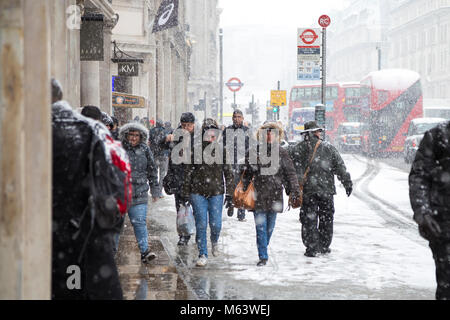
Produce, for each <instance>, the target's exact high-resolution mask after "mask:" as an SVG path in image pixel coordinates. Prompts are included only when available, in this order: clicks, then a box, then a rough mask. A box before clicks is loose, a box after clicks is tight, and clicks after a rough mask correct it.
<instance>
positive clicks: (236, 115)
mask: <svg viewBox="0 0 450 320" xmlns="http://www.w3.org/2000/svg"><path fill="white" fill-rule="evenodd" d="M230 134H231V136H232V137H233V140H232V141H227V135H230ZM239 139H242V140H241V141H243V142H244V149H241V150H240V149H239V143H238V141H239ZM249 141H250V140H249V128H248V127H247V126H246V125H244V115H243V113H242V111H241V110H239V109H236V110H235V111H234V112H233V124H232V125H230V126H228V127H227V128H226V129H225V130H224V131H223V144H224V146H225V148H226V147H227V144H230V145H231V149H230V150H232V152H233V153H234V156H233V158H232V160H233V176H234V185H235V186H236V185H237V184H238V182H239V179H240V173H241V171H242V170H241V169H242V168H243V166H244V164H245V155H246V154H247V153H248V150H249V145H250V142H249ZM229 148H230V146H229ZM239 160H241V162H240V163H239ZM226 205H227V208H228V216H230V217H231V216H233V207H232V206H231V199H226ZM237 217H238V220H239V221H245V209H241V208H239V209H238V213H237Z"/></svg>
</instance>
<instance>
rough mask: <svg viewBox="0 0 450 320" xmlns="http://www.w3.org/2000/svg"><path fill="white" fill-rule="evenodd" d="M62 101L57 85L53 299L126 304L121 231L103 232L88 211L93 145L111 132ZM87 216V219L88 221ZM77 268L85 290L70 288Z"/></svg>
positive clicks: (103, 159) (99, 156) (98, 158)
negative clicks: (117, 256) (116, 247)
mask: <svg viewBox="0 0 450 320" xmlns="http://www.w3.org/2000/svg"><path fill="white" fill-rule="evenodd" d="M62 98H63V97H62V89H61V86H60V85H59V83H58V82H57V81H56V80H54V79H52V103H53V104H52V137H53V140H52V141H53V153H52V154H53V169H52V174H53V186H52V189H53V196H52V202H53V205H52V208H53V209H52V229H53V233H52V283H51V286H52V299H64V300H66V299H88V300H99V299H107V300H112V299H115V300H117V299H119V300H121V299H123V296H122V289H121V286H120V282H119V274H118V271H117V266H116V263H115V261H114V253H113V233H114V231H115V227H116V226H111V228H102V227H100V225H99V224H98V223H97V220H94V224H93V225H92V224H91V212H90V210H88V209H89V198H90V196H91V194H90V189H89V185H88V184H87V183H86V180H87V177H88V176H89V164H90V160H89V154H90V146H91V140H92V139H93V138H94V136H95V135H97V133H96V132H97V131H96V130H100V132H102V133H104V134H105V135H107V132H106V131H107V130H106V128H105V127H104V126H103V125H101V124H98V123H95V121H93V120H92V119H88V118H86V117H85V116H83V115H80V114H79V113H78V112H74V111H73V110H72V108H71V106H70V105H69V104H68V103H67V102H66V101H63V100H62ZM88 109H89V108H88ZM88 109H86V110H88ZM95 127H96V128H97V129H94V128H95ZM98 136H99V137H100V135H98ZM92 156H93V159H92V161H93V162H94V163H98V162H99V163H102V164H105V163H109V162H108V161H107V155H106V154H105V152H101V151H98V152H93V153H92ZM111 166H112V164H111ZM94 170H95V171H94V174H96V173H98V170H99V169H98V168H97V167H96V166H94ZM85 214H86V215H87V218H86V219H83V217H84V215H85ZM79 222H80V225H79V224H78V223H79ZM91 227H93V229H92V231H91V233H89V229H90V228H91ZM84 245H86V246H85V249H84V251H83V247H84ZM83 252H84V253H83ZM80 257H81V262H80V260H79V259H80ZM77 268H79V270H80V275H79V276H80V278H81V279H80V281H81V282H80V286H79V288H77V287H75V288H69V286H68V278H69V277H70V275H71V272H72V273H73V272H74V270H77Z"/></svg>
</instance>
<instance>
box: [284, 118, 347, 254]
mask: <svg viewBox="0 0 450 320" xmlns="http://www.w3.org/2000/svg"><path fill="white" fill-rule="evenodd" d="M322 131H323V130H322V129H321V128H319V126H318V125H317V123H316V122H315V121H310V122H307V123H306V124H305V133H304V137H305V140H304V141H302V142H300V143H298V144H297V145H295V146H294V147H292V148H289V154H290V156H291V159H292V161H293V162H294V166H295V169H296V171H297V177H298V179H299V184H302V183H303V205H302V208H301V209H300V221H301V223H302V240H303V244H304V245H305V247H306V252H305V256H307V257H315V256H316V255H317V254H318V253H323V254H326V253H329V252H330V251H331V250H330V248H329V247H330V245H331V240H332V237H333V218H334V198H333V197H334V195H335V194H336V187H335V184H334V176H335V175H336V176H337V177H338V179H339V181H341V182H342V184H343V185H344V187H345V191H346V193H347V195H348V196H350V194H351V193H352V186H353V184H352V180H351V178H350V174H349V173H348V172H347V169H346V167H345V164H344V161H343V160H342V157H341V156H340V154H339V152H338V151H337V149H336V148H335V147H334V146H332V145H331V144H329V143H327V142H325V141H322V140H321V134H320V133H321V132H322ZM319 140H320V143H319ZM318 143H319V144H318ZM317 144H318V148H317V152H316V154H315V156H314V159H313V161H312V163H311V164H310V161H311V158H312V156H313V152H314V149H315V147H316V145H317ZM308 167H309V168H310V170H309V173H308V175H307V177H306V179H305V181H303V176H304V173H305V171H306V170H307V168H308Z"/></svg>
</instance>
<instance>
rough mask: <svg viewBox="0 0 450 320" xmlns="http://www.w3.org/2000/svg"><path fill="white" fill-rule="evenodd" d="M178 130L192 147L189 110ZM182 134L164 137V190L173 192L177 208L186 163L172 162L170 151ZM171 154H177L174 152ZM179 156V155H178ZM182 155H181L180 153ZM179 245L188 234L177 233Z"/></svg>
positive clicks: (187, 237) (192, 117) (193, 122)
mask: <svg viewBox="0 0 450 320" xmlns="http://www.w3.org/2000/svg"><path fill="white" fill-rule="evenodd" d="M179 130H186V131H187V133H189V136H190V148H191V150H193V149H194V132H195V116H194V114H192V113H191V112H185V113H183V114H182V115H181V117H180V126H179V127H178V129H177V131H178V133H181V131H179ZM183 138H184V137H183V136H180V138H179V140H177V141H174V134H173V132H172V133H171V134H169V135H168V136H167V137H166V142H165V143H166V145H167V146H168V149H169V166H168V171H167V175H166V176H165V178H164V181H163V184H164V190H165V191H166V193H168V194H173V195H174V196H175V207H176V209H177V212H178V210H179V209H180V206H181V205H182V203H183V199H182V197H181V193H182V188H183V181H184V174H185V171H184V168H185V165H186V164H183V163H174V159H173V157H172V151H173V149H174V147H175V146H176V145H178V144H182V143H183ZM173 156H177V155H176V154H174V155H173ZM178 156H180V155H178ZM181 156H182V155H181ZM178 236H179V241H178V245H179V246H184V245H187V244H188V243H189V240H190V239H191V236H190V235H184V234H179V235H178Z"/></svg>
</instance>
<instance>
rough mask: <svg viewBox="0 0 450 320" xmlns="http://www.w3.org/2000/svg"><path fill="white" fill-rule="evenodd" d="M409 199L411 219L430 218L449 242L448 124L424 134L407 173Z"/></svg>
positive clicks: (449, 149) (449, 138) (449, 157)
mask: <svg viewBox="0 0 450 320" xmlns="http://www.w3.org/2000/svg"><path fill="white" fill-rule="evenodd" d="M409 196H410V201H411V207H412V209H413V211H414V220H415V221H416V222H418V223H419V224H420V223H421V221H422V220H423V216H425V215H431V216H433V217H434V218H435V220H436V221H437V222H438V223H439V224H440V226H441V229H443V232H444V236H445V237H446V238H448V239H450V122H447V123H444V124H440V125H438V126H437V127H435V128H433V129H431V130H429V131H427V132H426V133H425V135H424V137H423V139H422V141H421V143H420V145H419V149H418V150H417V153H416V157H415V159H414V162H413V164H412V167H411V172H410V174H409ZM423 231H424V230H421V233H422V235H423V236H424V237H425V238H428V237H427V235H426V234H423Z"/></svg>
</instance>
